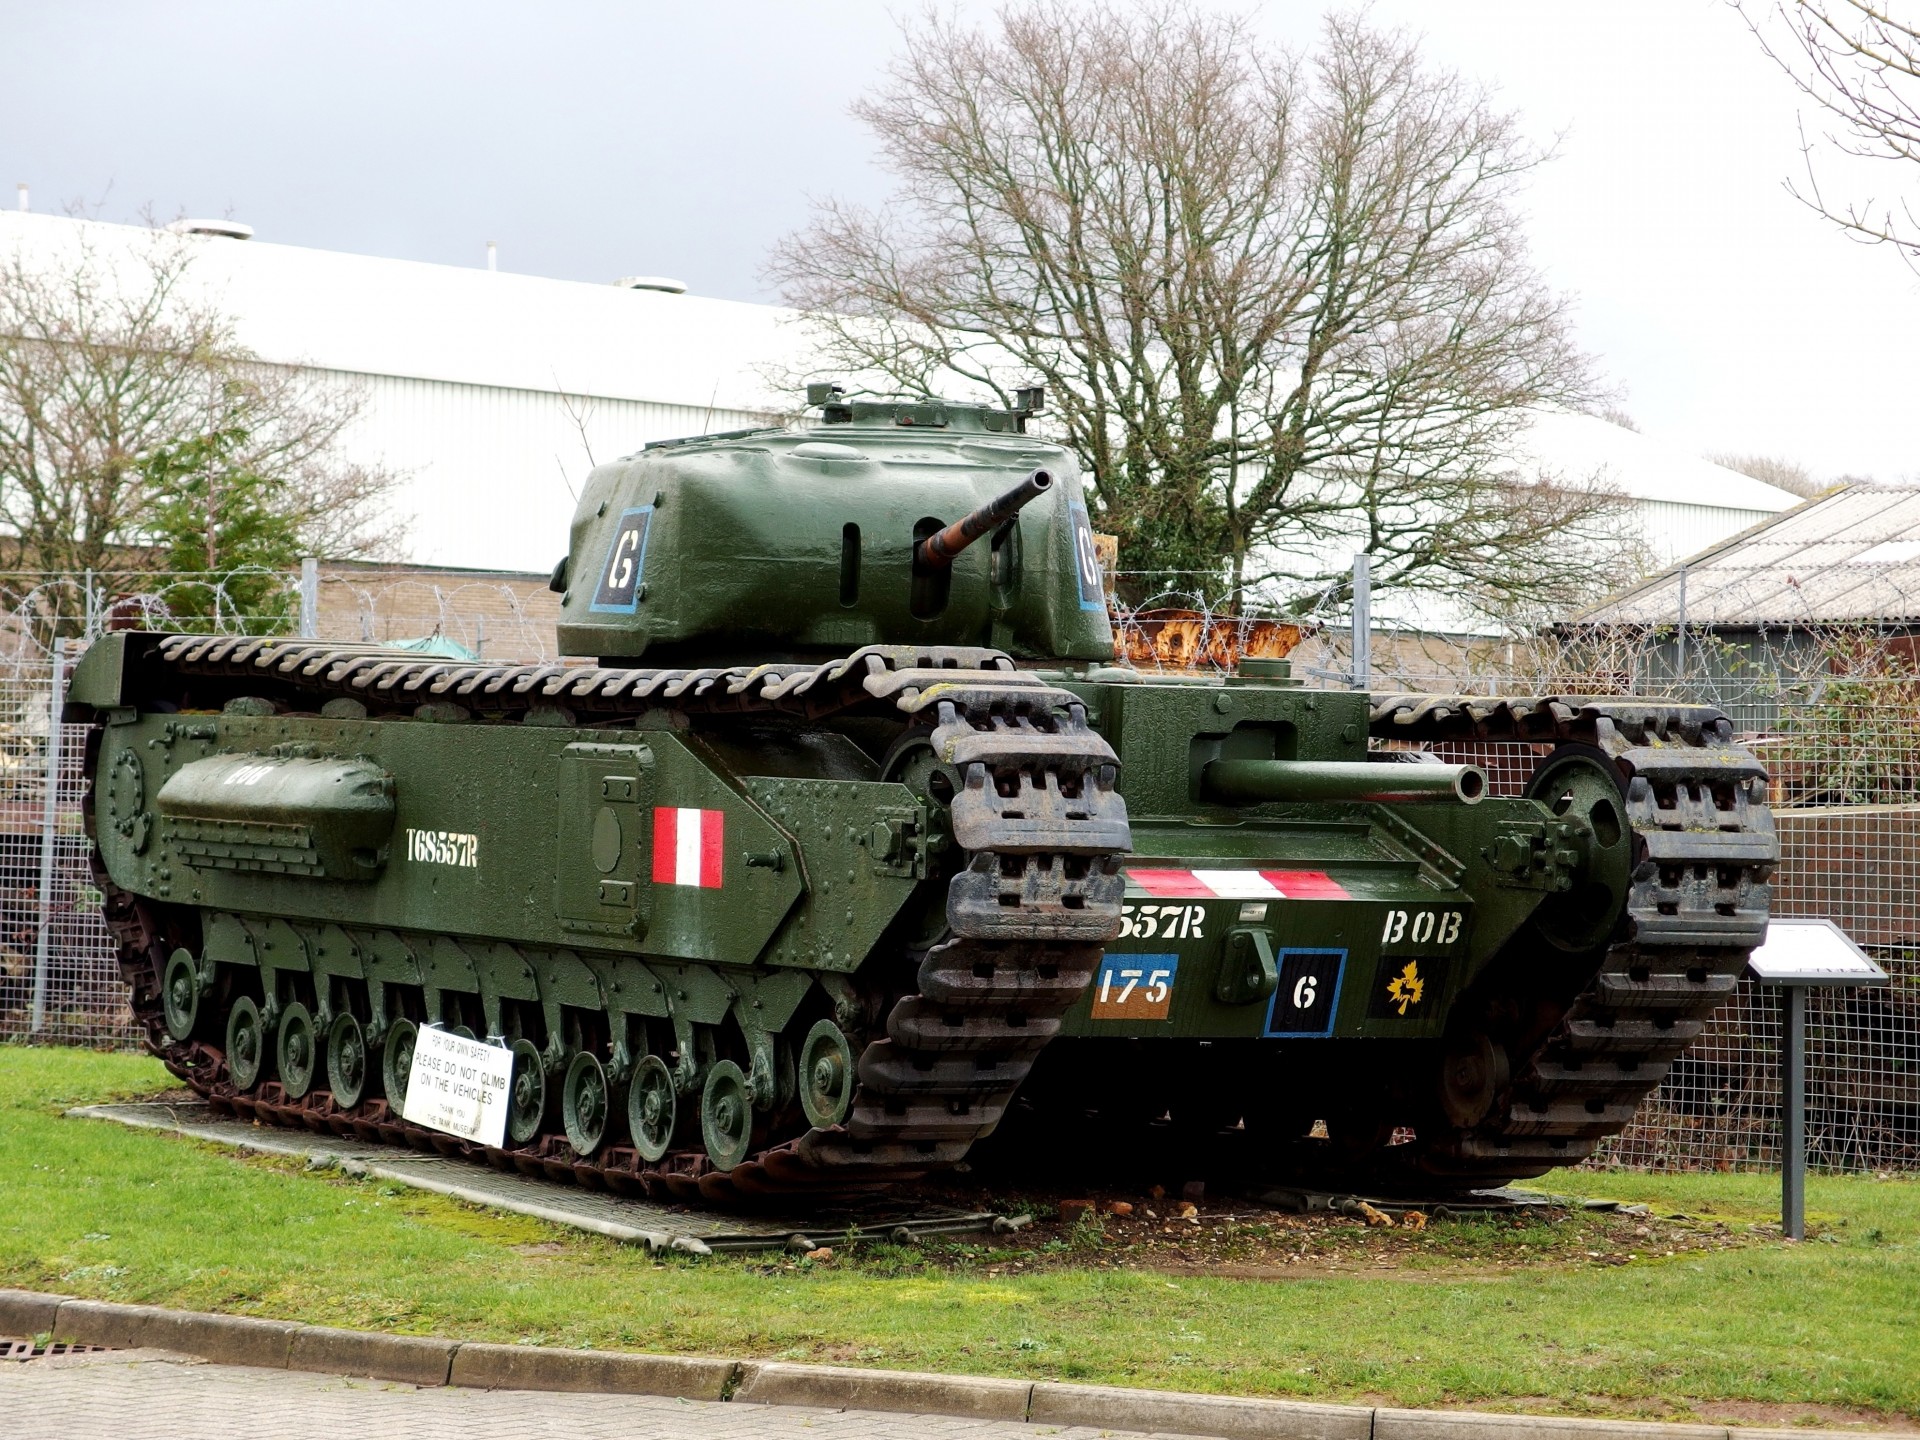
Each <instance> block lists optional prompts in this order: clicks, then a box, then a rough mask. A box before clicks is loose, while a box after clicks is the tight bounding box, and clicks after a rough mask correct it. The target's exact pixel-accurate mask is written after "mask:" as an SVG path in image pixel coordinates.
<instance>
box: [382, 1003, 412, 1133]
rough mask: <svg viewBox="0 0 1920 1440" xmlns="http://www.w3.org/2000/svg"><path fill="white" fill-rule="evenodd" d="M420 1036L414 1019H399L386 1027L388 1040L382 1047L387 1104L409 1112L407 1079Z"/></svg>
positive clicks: (410, 1076) (399, 1110)
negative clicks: (414, 1048)
mask: <svg viewBox="0 0 1920 1440" xmlns="http://www.w3.org/2000/svg"><path fill="white" fill-rule="evenodd" d="M419 1038H420V1027H419V1026H418V1025H415V1024H414V1023H413V1021H411V1020H396V1021H394V1022H393V1023H392V1024H391V1025H389V1026H388V1027H387V1043H386V1044H385V1045H383V1046H381V1047H380V1083H381V1084H382V1085H384V1086H386V1090H387V1103H388V1104H389V1105H391V1106H393V1108H394V1109H395V1110H397V1111H398V1112H399V1113H400V1117H401V1118H402V1119H405V1118H406V1114H407V1081H408V1080H409V1079H411V1078H412V1076H413V1047H414V1044H415V1043H416V1042H417V1041H418V1040H419Z"/></svg>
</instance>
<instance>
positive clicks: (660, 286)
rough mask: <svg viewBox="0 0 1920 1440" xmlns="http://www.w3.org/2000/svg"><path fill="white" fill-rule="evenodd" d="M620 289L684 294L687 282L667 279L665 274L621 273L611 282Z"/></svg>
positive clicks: (663, 293)
mask: <svg viewBox="0 0 1920 1440" xmlns="http://www.w3.org/2000/svg"><path fill="white" fill-rule="evenodd" d="M613 283H614V284H615V285H616V286H618V287H619V288H620V289H622V290H658V291H659V292H660V293H661V294H662V295H684V294H686V293H687V282H686V281H684V280H669V279H668V278H667V277H666V276H665V275H622V276H621V277H620V278H619V279H618V280H616V281H614V282H613Z"/></svg>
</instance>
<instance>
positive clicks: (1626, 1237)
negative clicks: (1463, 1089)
mask: <svg viewBox="0 0 1920 1440" xmlns="http://www.w3.org/2000/svg"><path fill="white" fill-rule="evenodd" d="M972 1199H973V1202H974V1203H975V1204H976V1205H978V1204H980V1203H981V1200H982V1197H979V1196H974V1197H972ZM992 1208H996V1209H999V1210H1000V1211H1001V1212H1002V1213H1018V1212H1022V1211H1024V1212H1026V1213H1029V1214H1032V1215H1033V1216H1035V1217H1036V1218H1035V1219H1034V1221H1033V1223H1032V1224H1030V1225H1028V1226H1027V1227H1025V1228H1024V1229H1022V1230H1020V1231H1019V1232H1018V1233H1016V1234H1014V1235H1011V1236H996V1237H992V1238H990V1239H989V1238H986V1237H967V1238H956V1239H954V1240H950V1241H934V1242H929V1243H928V1244H927V1245H925V1246H924V1247H921V1248H920V1249H919V1250H917V1251H915V1252H912V1254H911V1255H909V1254H907V1253H902V1252H900V1251H898V1250H894V1249H892V1248H891V1247H858V1248H856V1250H855V1251H853V1252H851V1253H849V1254H847V1255H843V1256H841V1257H840V1258H839V1262H838V1263H847V1264H852V1265H855V1266H861V1265H877V1266H882V1267H893V1266H898V1265H901V1264H916V1265H920V1266H929V1267H932V1268H936V1269H970V1270H980V1269H984V1270H985V1271H986V1273H988V1274H992V1275H1002V1274H1006V1275H1012V1274H1028V1273H1033V1272H1035V1271H1041V1270H1048V1269H1053V1268H1059V1267H1065V1266H1075V1267H1088V1266H1091V1267H1094V1268H1112V1269H1137V1270H1151V1271H1156V1272H1161V1273H1166V1274H1173V1275H1184V1276H1218V1277H1220V1278H1222V1279H1234V1280H1272V1281H1284V1280H1313V1279H1324V1278H1331V1277H1337V1276H1348V1277H1351V1276H1354V1275H1368V1276H1385V1277H1391V1278H1395V1279H1401V1280H1415V1281H1421V1280H1429V1281H1430V1280H1443V1281H1461V1280H1491V1279H1496V1278H1498V1277H1500V1276H1502V1275H1505V1274H1510V1273H1513V1272H1515V1271H1519V1270H1538V1269H1540V1268H1541V1267H1542V1266H1555V1267H1563V1268H1594V1267H1613V1266H1622V1265H1631V1264H1635V1263H1636V1262H1641V1261H1657V1260H1667V1259H1676V1258H1679V1257H1681V1256H1684V1255H1691V1254H1699V1253H1702V1252H1706V1251H1718V1250H1727V1249H1734V1248H1738V1247H1742V1246H1747V1245H1753V1244H1759V1243H1764V1242H1765V1241H1766V1239H1767V1238H1768V1237H1767V1236H1766V1235H1765V1234H1764V1232H1762V1231H1759V1230H1756V1229H1755V1228H1754V1227H1752V1226H1748V1225H1745V1224H1735V1223H1730V1222H1728V1221H1724V1220H1717V1219H1713V1218H1711V1217H1696V1216H1679V1215H1674V1216H1659V1215H1652V1214H1647V1213H1640V1212H1638V1211H1637V1208H1636V1211H1635V1212H1626V1211H1619V1210H1589V1209H1585V1208H1584V1207H1581V1206H1579V1205H1575V1204H1568V1205H1530V1206H1525V1207H1521V1208H1516V1209H1513V1210H1507V1211H1493V1212H1487V1211H1451V1212H1450V1211H1448V1210H1446V1209H1442V1208H1436V1209H1435V1210H1434V1211H1432V1212H1431V1213H1429V1212H1426V1211H1419V1210H1415V1211H1395V1212H1391V1213H1390V1212H1388V1211H1384V1210H1376V1209H1374V1208H1373V1207H1371V1206H1349V1207H1348V1209H1347V1211H1346V1213H1338V1212H1333V1211H1328V1210H1317V1211H1313V1212H1310V1213H1307V1214H1297V1213H1290V1212H1286V1211H1281V1210H1278V1209H1274V1208H1271V1207H1268V1206H1263V1205H1254V1204H1251V1203H1249V1202H1247V1201H1244V1200H1237V1201H1216V1202H1206V1201H1191V1202H1190V1201H1183V1200H1179V1199H1175V1198H1172V1197H1169V1196H1167V1195H1165V1194H1161V1195H1154V1194H1151V1193H1149V1194H1146V1195H1138V1196H1125V1197H1122V1196H1117V1195H1104V1196H1094V1197H1087V1196H1073V1197H1062V1196H1053V1195H1046V1196H1041V1195H1031V1194H1029V1195H1025V1196H1021V1197H1019V1198H1018V1199H1017V1200H1007V1199H1005V1198H1002V1199H1001V1200H1000V1201H999V1202H998V1203H997V1204H996V1205H994V1206H993V1207H992ZM774 1263H775V1264H781V1263H787V1264H790V1263H792V1262H791V1261H790V1260H788V1261H781V1262H774Z"/></svg>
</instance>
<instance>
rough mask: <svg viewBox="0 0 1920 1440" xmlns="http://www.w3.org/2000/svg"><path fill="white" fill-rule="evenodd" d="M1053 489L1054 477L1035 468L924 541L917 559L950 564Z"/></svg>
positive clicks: (928, 562)
mask: <svg viewBox="0 0 1920 1440" xmlns="http://www.w3.org/2000/svg"><path fill="white" fill-rule="evenodd" d="M1051 488H1053V476H1052V475H1051V474H1050V473H1049V472H1047V471H1045V470H1035V471H1034V472H1033V473H1032V474H1031V475H1029V476H1027V478H1026V479H1024V480H1022V481H1021V482H1020V483H1019V484H1018V485H1016V486H1014V487H1013V489H1011V490H1009V491H1007V493H1006V494H1004V495H1002V496H1000V497H999V498H998V499H997V500H989V501H988V502H987V503H986V504H985V505H982V506H981V507H980V508H979V509H978V510H975V511H974V512H973V513H972V514H970V515H963V516H962V517H961V518H960V519H958V520H956V521H954V522H953V524H951V525H949V526H947V528H946V529H944V530H939V531H936V532H935V533H933V534H932V535H929V536H928V537H927V538H926V539H924V540H922V541H921V542H920V544H919V546H918V547H917V551H918V553H917V554H916V555H915V557H914V558H915V559H917V560H919V561H920V563H921V564H923V565H933V566H941V567H944V566H947V565H951V564H952V563H953V561H954V557H955V556H957V555H959V553H960V552H961V551H962V550H964V549H966V548H967V546H969V545H971V544H973V542H974V541H976V540H978V539H979V538H980V537H981V536H982V535H985V534H988V533H989V532H991V531H994V530H998V529H999V528H1000V527H1001V526H1002V525H1004V524H1006V523H1007V521H1009V520H1011V519H1012V518H1013V517H1014V516H1015V515H1017V514H1019V513H1020V510H1021V508H1022V507H1023V506H1026V505H1028V504H1030V503H1032V502H1033V501H1035V500H1037V499H1039V498H1040V497H1041V496H1042V495H1044V494H1046V493H1047V491H1048V490H1050V489H1051Z"/></svg>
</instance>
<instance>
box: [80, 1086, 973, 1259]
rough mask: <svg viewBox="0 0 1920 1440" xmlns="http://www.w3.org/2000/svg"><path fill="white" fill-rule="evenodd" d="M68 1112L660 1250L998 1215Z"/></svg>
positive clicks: (871, 1234)
mask: <svg viewBox="0 0 1920 1440" xmlns="http://www.w3.org/2000/svg"><path fill="white" fill-rule="evenodd" d="M67 1114H68V1115H70V1116H74V1117H77V1118H81V1119H88V1120H111V1121H114V1122H115V1123H117V1124H121V1125H128V1126H131V1127H133V1128H135V1129H140V1130H160V1131H164V1132H167V1133H169V1134H173V1135H182V1136H185V1137H187V1138H188V1139H192V1140H204V1141H207V1142H210V1143H212V1144H215V1145H226V1146H230V1147H232V1148H234V1149H238V1150H251V1151H255V1152H257V1153H259V1154H262V1155H286V1156H291V1157H294V1158H297V1159H303V1160H305V1161H306V1162H307V1163H308V1164H309V1165H312V1166H315V1167H316V1168H318V1167H324V1166H337V1167H338V1168H339V1169H340V1170H341V1171H342V1172H344V1173H346V1174H350V1175H364V1176H368V1177H370V1178H373V1179H379V1180H388V1181H392V1182H393V1183H395V1184H400V1185H409V1186H412V1187H413V1188H415V1189H417V1190H429V1191H432V1192H433V1193H435V1194H437V1195H447V1196H451V1197H452V1198H454V1199H456V1200H464V1201H466V1202H467V1203H469V1204H472V1205H486V1206H490V1207H492V1208H494V1209H497V1210H507V1211H511V1212H513V1213H514V1214H518V1215H528V1216H532V1217H533V1218H535V1219H538V1220H547V1221H551V1222H553V1223H555V1224H558V1225H566V1226H570V1227H572V1228H573V1229H576V1230H587V1231H591V1232H593V1233H594V1234H598V1235H605V1236H608V1237H610V1238H611V1239H615V1240H622V1241H626V1242H628V1243H631V1244H638V1245H645V1246H647V1247H648V1248H649V1249H653V1250H681V1251H691V1252H693V1253H695V1254H704V1253H706V1252H708V1251H713V1250H769V1249H779V1248H781V1247H782V1246H783V1245H785V1244H786V1243H787V1241H788V1239H789V1238H790V1237H792V1236H794V1235H804V1236H807V1237H810V1238H811V1239H812V1240H813V1241H814V1242H815V1243H820V1244H826V1243H837V1242H838V1241H839V1240H840V1239H841V1238H842V1237H844V1236H846V1235H848V1234H849V1233H852V1234H853V1235H854V1237H855V1238H856V1239H860V1238H885V1237H891V1236H892V1235H893V1234H894V1233H895V1232H896V1231H900V1230H905V1231H906V1232H907V1233H908V1234H910V1235H914V1236H923V1235H936V1234H947V1235H952V1234H975V1233H979V1232H981V1231H986V1230H990V1229H992V1228H993V1223H994V1220H995V1219H996V1217H995V1216H994V1215H993V1214H991V1213H990V1212H986V1211H964V1210H955V1209H947V1208H928V1207H922V1208H913V1207H902V1206H898V1205H889V1204H888V1203H886V1202H871V1203H867V1204H863V1205H860V1206H853V1207H836V1208H829V1209H825V1210H822V1211H819V1212H817V1213H810V1214H807V1215H778V1214H752V1215H736V1214H726V1213H722V1212H715V1211H702V1210H687V1209H683V1208H681V1207H679V1206H674V1205H661V1204H656V1203H654V1202H652V1201H650V1200H644V1199H633V1198H630V1197H627V1196H622V1195H609V1194H606V1193H605V1192H603V1191H596V1190H583V1189H581V1188H579V1187H578V1186H574V1185H567V1184H560V1183H555V1182H554V1181H551V1180H545V1179H541V1178H538V1177H535V1176H532V1175H521V1174H517V1173H507V1172H503V1171H498V1170H492V1169H489V1168H487V1167H486V1166H484V1165H479V1164H475V1163H474V1162H472V1161H469V1160H462V1159H457V1158H454V1157H451V1156H446V1155H426V1154H422V1153H420V1152H417V1151H413V1150H401V1149H396V1148H392V1147H389V1146H384V1145H370V1144H368V1143H367V1142H366V1141H364V1140H360V1139H357V1138H351V1137H348V1136H342V1135H319V1134H314V1133H313V1132H311V1131H306V1130H287V1129H281V1128H279V1127H277V1126H271V1125H255V1124H254V1123H252V1122H251V1121H247V1120H240V1119H236V1118H235V1117H233V1116H231V1115H223V1114H220V1113H219V1112H217V1111H216V1110H215V1109H214V1108H213V1107H212V1106H211V1105H208V1104H205V1103H203V1102H199V1101H186V1102H152V1101H150V1102H145V1103H138V1104H125V1105H83V1106H79V1107H77V1108H75V1109H72V1110H69V1111H68V1112H67Z"/></svg>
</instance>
